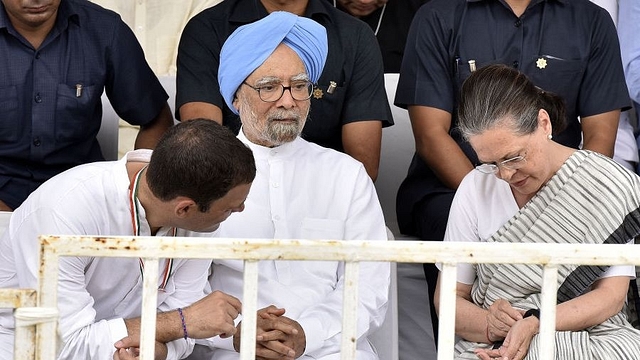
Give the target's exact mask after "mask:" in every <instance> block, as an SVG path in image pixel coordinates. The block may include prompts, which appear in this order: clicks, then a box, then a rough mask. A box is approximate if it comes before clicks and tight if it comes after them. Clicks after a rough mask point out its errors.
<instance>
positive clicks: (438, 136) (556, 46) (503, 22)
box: [395, 0, 629, 334]
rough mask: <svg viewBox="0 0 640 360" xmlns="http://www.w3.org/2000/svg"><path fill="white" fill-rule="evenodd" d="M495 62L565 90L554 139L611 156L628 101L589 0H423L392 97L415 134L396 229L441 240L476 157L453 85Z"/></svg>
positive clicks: (614, 50)
mask: <svg viewBox="0 0 640 360" xmlns="http://www.w3.org/2000/svg"><path fill="white" fill-rule="evenodd" d="M488 19H489V20H488ZM488 22H490V23H491V24H493V25H492V26H486V24H487V23H488ZM565 34H571V36H569V35H566V36H565ZM495 63H499V64H506V65H509V66H511V67H513V68H515V69H518V70H519V71H522V72H523V73H525V74H526V75H528V76H530V78H531V80H532V81H533V83H534V84H535V85H536V86H538V87H540V88H541V89H544V90H545V91H550V92H554V93H556V94H558V95H559V96H561V97H562V98H563V99H564V101H565V103H566V109H567V112H566V119H565V120H566V123H567V127H566V129H565V130H564V131H563V132H562V133H559V134H557V136H556V137H555V139H556V141H557V142H559V143H561V144H563V145H567V146H570V147H573V148H577V147H578V146H580V144H581V143H582V147H583V148H584V149H589V150H593V151H597V152H600V153H602V154H604V155H606V156H610V157H611V156H613V152H614V147H615V138H616V133H617V129H618V119H619V117H620V110H621V109H626V108H628V106H629V101H628V97H627V88H626V84H625V79H624V73H623V71H622V62H621V60H620V46H619V43H618V37H617V34H616V29H615V26H614V24H613V21H612V20H611V17H610V16H609V14H608V13H607V12H606V11H605V10H604V9H602V8H600V7H599V6H597V5H595V4H593V3H591V2H589V1H588V0H551V1H540V0H500V1H489V0H431V1H430V2H428V3H427V4H425V5H424V6H422V7H421V8H420V10H419V11H418V13H417V14H416V16H415V17H414V19H413V23H412V25H411V29H410V32H409V37H408V40H407V48H406V49H405V55H404V59H403V63H402V70H401V72H400V80H399V83H398V90H397V92H396V98H395V104H396V105H398V106H402V107H407V108H408V110H409V115H410V118H411V123H412V127H413V133H414V137H415V140H416V154H415V155H414V157H413V159H412V162H411V165H410V167H409V171H408V175H407V177H406V178H405V180H404V181H403V183H402V185H401V186H400V189H399V191H398V197H397V214H398V223H399V226H400V230H401V232H402V233H404V234H408V235H414V236H417V237H419V238H420V239H424V240H434V241H441V240H442V239H443V237H444V230H445V228H446V224H447V219H448V215H449V209H450V207H451V202H452V200H453V197H454V195H455V192H456V189H457V188H458V186H459V184H460V182H461V181H462V179H463V178H464V176H465V175H466V174H467V173H469V172H470V171H471V170H472V169H473V165H474V164H477V162H478V159H477V157H476V154H475V152H474V150H473V149H472V147H471V146H470V145H469V144H468V142H467V141H466V140H465V139H463V138H462V137H461V136H460V132H459V131H458V127H457V117H456V112H457V107H458V101H459V89H460V85H461V83H462V82H463V81H464V80H465V79H466V78H467V77H468V76H469V75H470V74H472V73H473V72H474V71H475V70H476V69H479V68H480V67H482V66H485V65H488V64H495ZM425 274H426V277H427V281H428V283H429V291H431V292H432V291H433V289H434V288H435V281H436V278H437V274H438V270H437V269H436V268H435V266H434V265H433V264H425ZM432 296H433V295H432ZM432 314H433V315H434V316H432V318H433V319H434V320H436V319H437V317H436V316H435V313H432ZM434 326H436V327H437V323H434ZM435 333H436V334H437V331H435Z"/></svg>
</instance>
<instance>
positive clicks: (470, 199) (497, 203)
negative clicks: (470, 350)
mask: <svg viewBox="0 0 640 360" xmlns="http://www.w3.org/2000/svg"><path fill="white" fill-rule="evenodd" d="M519 210H520V208H519V207H518V204H517V203H516V200H515V198H514V197H513V193H512V192H511V187H510V186H509V184H508V183H507V182H506V181H504V180H500V179H498V178H497V177H496V176H495V175H489V174H484V173H481V172H480V171H477V170H473V171H471V172H470V173H469V174H467V176H465V178H464V179H463V180H462V182H461V183H460V186H459V187H458V190H457V191H456V195H455V197H454V199H453V203H452V204H451V211H450V212H449V221H448V222H447V230H446V232H445V235H444V241H468V242H474V241H486V240H487V239H489V238H490V237H491V236H493V234H495V233H496V232H497V231H498V229H500V228H501V227H502V225H504V224H505V223H506V222H507V221H509V219H511V218H512V217H513V216H514V215H516V213H517V212H518V211H519ZM630 244H631V243H630ZM457 268H458V282H461V283H463V284H467V285H471V284H473V282H474V280H475V278H476V271H475V266H474V265H472V264H458V266H457ZM618 275H627V276H630V277H634V276H635V270H634V266H612V267H610V268H609V269H608V270H607V271H605V273H604V274H603V275H602V277H608V276H618Z"/></svg>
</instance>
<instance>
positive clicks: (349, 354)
mask: <svg viewBox="0 0 640 360" xmlns="http://www.w3.org/2000/svg"><path fill="white" fill-rule="evenodd" d="M41 243H42V249H41V269H40V276H41V278H40V289H39V299H38V300H39V301H38V303H39V304H38V305H39V306H40V307H42V308H44V309H51V308H55V307H56V292H57V279H58V259H59V257H61V256H100V257H102V256H105V257H136V258H137V257H141V258H143V259H144V261H145V269H144V283H143V297H142V306H143V308H142V329H141V331H142V334H141V353H140V356H141V357H140V359H142V360H146V359H153V351H154V337H155V324H156V318H155V316H156V299H157V284H156V279H157V278H158V261H159V259H161V258H167V257H179V258H185V259H201V258H215V259H239V260H244V262H245V271H244V298H243V299H242V300H243V315H244V319H243V326H242V333H241V336H242V338H243V339H246V341H244V340H243V341H242V343H241V350H240V352H241V359H242V360H247V359H254V358H255V345H254V344H255V330H256V310H257V290H258V289H257V286H258V285H257V284H258V282H257V278H258V272H257V270H258V267H257V265H258V261H259V260H327V261H329V260H330V261H344V262H345V287H344V292H345V295H344V303H343V304H344V305H343V331H342V348H341V359H342V360H352V359H354V358H355V350H356V341H355V339H356V318H357V300H358V281H357V279H358V272H359V263H360V262H363V261H382V262H416V263H435V262H438V263H442V265H443V268H442V273H441V295H440V296H441V300H440V304H441V307H440V320H439V321H440V336H439V342H438V349H439V351H438V360H445V359H447V360H450V359H452V358H453V346H454V317H455V298H456V264H457V263H500V264H513V263H515V264H542V265H543V266H544V275H543V284H542V306H541V314H542V315H541V319H540V334H539V336H540V337H541V338H542V339H541V340H542V341H540V342H539V343H540V347H541V348H540V358H543V359H553V358H554V341H553V339H554V329H555V314H556V309H555V305H556V292H557V276H558V268H557V266H558V265H560V264H583V265H623V264H631V265H639V264H640V247H636V246H625V247H624V248H621V246H624V245H574V244H497V243H451V242H447V243H443V242H428V241H388V242H384V241H321V240H286V241H285V240H260V239H251V240H240V239H220V238H180V237H89V236H43V237H41ZM37 327H38V331H39V332H42V333H47V334H55V331H56V323H55V322H45V323H41V324H38V325H37ZM54 338H55V337H49V338H47V337H43V336H39V337H38V338H37V342H38V343H37V348H38V351H39V353H38V356H37V358H38V359H42V360H50V359H51V360H52V359H54V358H55V353H56V343H55V341H54ZM381 360H385V359H381Z"/></svg>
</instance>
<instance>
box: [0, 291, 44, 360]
mask: <svg viewBox="0 0 640 360" xmlns="http://www.w3.org/2000/svg"><path fill="white" fill-rule="evenodd" d="M36 304H37V301H36V291H35V290H33V289H0V309H2V308H10V309H18V310H24V309H29V308H33V307H34V306H36ZM17 317H18V318H20V315H19V314H18V316H17ZM17 321H18V322H19V325H20V326H16V332H15V335H14V339H15V340H14V341H15V346H14V358H16V359H33V358H34V356H35V349H34V347H33V344H34V342H35V335H36V331H35V330H36V328H35V324H26V323H24V322H20V320H17ZM24 344H26V345H24Z"/></svg>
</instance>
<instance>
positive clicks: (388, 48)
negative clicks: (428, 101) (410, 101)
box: [327, 0, 429, 73]
mask: <svg viewBox="0 0 640 360" xmlns="http://www.w3.org/2000/svg"><path fill="white" fill-rule="evenodd" d="M327 1H330V2H332V3H333V6H334V7H337V8H338V9H340V10H342V11H344V12H346V13H347V14H350V15H352V16H354V17H357V18H359V19H360V20H362V21H364V22H366V23H367V24H368V25H369V26H370V27H371V29H372V30H373V34H374V35H375V36H376V39H378V45H379V46H380V51H381V52H382V61H383V63H384V72H385V73H399V72H400V64H402V55H403V54H404V46H405V43H406V42H407V34H408V33H409V26H410V25H411V19H413V16H414V15H415V14H416V12H417V11H418V9H419V8H420V6H422V5H423V4H426V3H427V1H429V0H391V1H389V0H327Z"/></svg>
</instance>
